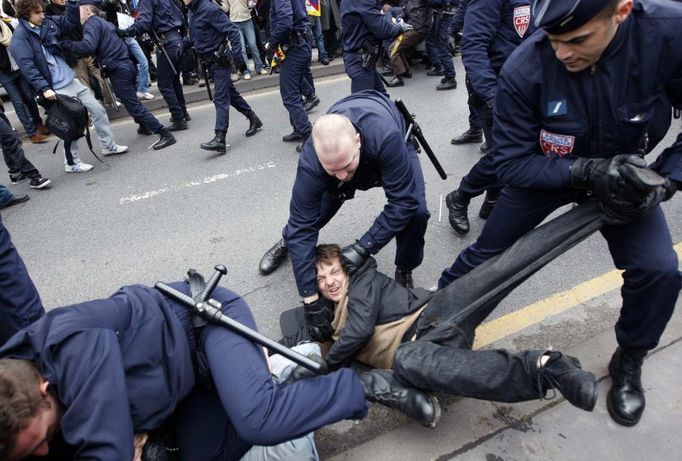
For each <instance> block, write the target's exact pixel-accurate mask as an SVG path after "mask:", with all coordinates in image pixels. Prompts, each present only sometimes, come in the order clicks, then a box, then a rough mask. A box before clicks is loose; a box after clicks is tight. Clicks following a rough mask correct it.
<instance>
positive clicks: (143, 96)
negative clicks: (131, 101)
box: [136, 91, 156, 101]
mask: <svg viewBox="0 0 682 461" xmlns="http://www.w3.org/2000/svg"><path fill="white" fill-rule="evenodd" d="M136 94H137V99H145V100H147V101H151V100H152V99H154V98H156V96H154V95H153V94H151V93H150V92H149V91H145V92H144V93H143V92H142V91H138V92H137V93H136Z"/></svg>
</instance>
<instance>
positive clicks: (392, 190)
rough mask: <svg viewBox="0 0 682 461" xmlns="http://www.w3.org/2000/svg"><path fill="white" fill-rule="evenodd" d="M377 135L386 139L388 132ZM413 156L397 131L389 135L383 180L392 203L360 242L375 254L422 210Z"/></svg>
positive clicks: (383, 148)
mask: <svg viewBox="0 0 682 461" xmlns="http://www.w3.org/2000/svg"><path fill="white" fill-rule="evenodd" d="M376 131H378V132H380V133H381V135H382V136H386V131H382V130H376ZM410 155H411V153H410V151H409V150H408V148H407V145H406V144H405V141H404V139H403V137H402V135H401V134H400V133H399V132H398V131H397V130H393V131H391V132H389V133H388V135H387V136H386V139H385V140H384V142H383V144H382V146H381V151H380V152H379V161H380V163H381V166H380V168H381V180H382V185H383V188H384V193H385V194H386V199H387V200H388V203H386V205H385V206H384V209H383V211H382V212H381V214H380V215H379V216H378V217H377V218H376V219H375V220H374V224H372V227H370V229H369V230H368V231H367V232H366V233H365V235H363V236H362V238H361V239H360V245H362V246H363V247H364V248H366V249H367V250H368V251H369V252H370V253H372V254H375V253H377V252H378V251H379V250H380V249H381V248H383V247H384V246H385V245H386V244H387V243H388V242H389V241H390V240H391V239H393V237H395V235H396V234H397V233H398V232H400V231H402V230H403V229H404V228H405V227H406V226H407V225H408V223H409V222H410V221H411V220H412V219H413V217H414V214H415V212H416V211H417V208H418V207H419V201H418V199H417V193H418V192H417V180H416V178H415V172H414V170H413V169H412V165H411V164H410Z"/></svg>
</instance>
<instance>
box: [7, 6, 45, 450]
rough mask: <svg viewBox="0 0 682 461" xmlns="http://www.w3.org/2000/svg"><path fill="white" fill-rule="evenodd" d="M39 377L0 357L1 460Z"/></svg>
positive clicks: (34, 397) (32, 411) (38, 399)
mask: <svg viewBox="0 0 682 461" xmlns="http://www.w3.org/2000/svg"><path fill="white" fill-rule="evenodd" d="M38 1H40V0H38ZM40 379H41V375H40V372H39V371H38V369H37V368H36V366H35V365H34V364H32V363H31V362H27V361H26V360H14V359H1V360H0V459H5V458H7V457H9V454H10V452H11V451H12V449H13V448H14V444H15V442H16V440H15V436H16V434H18V433H19V432H21V431H22V430H24V429H25V428H26V427H27V426H28V425H29V423H30V422H31V419H32V418H33V417H35V416H36V415H37V414H38V410H40V409H41V408H44V405H45V403H46V401H45V399H44V398H43V396H42V395H41V393H40Z"/></svg>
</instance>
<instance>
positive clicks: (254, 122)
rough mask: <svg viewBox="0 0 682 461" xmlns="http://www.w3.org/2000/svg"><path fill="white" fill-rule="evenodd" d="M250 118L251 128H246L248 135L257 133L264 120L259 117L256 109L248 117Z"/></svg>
mask: <svg viewBox="0 0 682 461" xmlns="http://www.w3.org/2000/svg"><path fill="white" fill-rule="evenodd" d="M246 118H247V119H248V120H249V129H248V130H246V133H244V134H245V135H246V137H249V136H253V135H254V134H256V132H257V131H258V130H260V129H261V128H262V127H263V122H261V120H260V119H259V118H258V116H257V115H256V113H255V112H254V111H251V113H250V114H249V115H248V116H247V117H246Z"/></svg>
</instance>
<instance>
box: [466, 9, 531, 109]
mask: <svg viewBox="0 0 682 461" xmlns="http://www.w3.org/2000/svg"><path fill="white" fill-rule="evenodd" d="M530 10H531V8H530V1H529V0H475V1H470V2H469V4H468V5H467V6H466V13H465V16H464V30H463V32H462V62H463V63H464V68H465V69H466V72H467V78H468V79H469V81H470V82H471V86H472V87H473V90H474V93H476V95H477V96H478V97H479V98H481V99H483V100H484V101H491V100H493V99H494V98H495V94H496V93H497V83H496V82H497V75H498V74H499V73H500V70H501V69H502V65H503V64H504V62H505V61H506V60H507V58H508V57H509V55H510V54H511V53H512V51H514V49H516V47H517V46H519V45H520V44H521V42H522V41H523V40H524V38H526V37H530V36H531V34H532V33H533V31H534V26H533V23H532V20H531V14H530Z"/></svg>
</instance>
